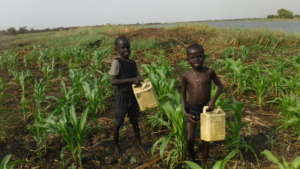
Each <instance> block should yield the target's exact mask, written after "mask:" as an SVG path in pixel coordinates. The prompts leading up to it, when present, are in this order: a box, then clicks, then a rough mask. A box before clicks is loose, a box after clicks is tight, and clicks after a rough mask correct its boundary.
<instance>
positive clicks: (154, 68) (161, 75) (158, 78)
mask: <svg viewBox="0 0 300 169" xmlns="http://www.w3.org/2000/svg"><path fill="white" fill-rule="evenodd" d="M143 68H144V70H145V72H146V76H147V77H148V78H149V79H150V81H151V83H152V85H153V87H154V90H155V92H156V94H157V96H158V100H159V101H163V100H165V98H167V97H168V94H169V93H172V92H173V91H174V88H175V79H172V78H170V77H171V74H172V73H171V72H172V71H173V68H172V67H171V64H170V63H169V62H168V61H167V60H166V59H165V58H164V57H163V56H160V57H159V61H158V62H157V63H151V64H147V65H143Z"/></svg>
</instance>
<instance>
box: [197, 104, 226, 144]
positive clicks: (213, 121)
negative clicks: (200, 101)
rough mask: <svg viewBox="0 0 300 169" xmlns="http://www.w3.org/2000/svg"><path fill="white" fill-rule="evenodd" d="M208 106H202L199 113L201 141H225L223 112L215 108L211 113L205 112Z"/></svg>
mask: <svg viewBox="0 0 300 169" xmlns="http://www.w3.org/2000/svg"><path fill="white" fill-rule="evenodd" d="M207 108H208V106H204V108H203V113H201V120H200V122H201V124H200V125H201V127H200V128H201V129H200V130H201V131H200V132H201V140H204V141H207V142H210V141H221V140H224V139H225V112H224V111H223V110H222V109H221V108H217V109H215V110H213V111H211V112H207V111H206V110H207Z"/></svg>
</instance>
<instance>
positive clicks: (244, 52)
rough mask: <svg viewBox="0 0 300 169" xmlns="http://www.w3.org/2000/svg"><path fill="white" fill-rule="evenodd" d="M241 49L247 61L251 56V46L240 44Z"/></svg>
mask: <svg viewBox="0 0 300 169" xmlns="http://www.w3.org/2000/svg"><path fill="white" fill-rule="evenodd" d="M240 50H241V56H242V59H243V60H244V61H245V60H246V59H247V58H248V56H249V51H250V50H249V48H247V47H246V46H244V45H242V46H240Z"/></svg>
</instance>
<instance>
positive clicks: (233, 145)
mask: <svg viewBox="0 0 300 169" xmlns="http://www.w3.org/2000/svg"><path fill="white" fill-rule="evenodd" d="M230 109H231V111H232V112H233V114H232V118H233V119H230V122H228V126H229V133H230V134H228V137H227V141H228V145H227V146H228V147H229V149H232V150H242V149H245V150H246V151H250V152H252V153H253V154H254V155H255V157H256V153H255V151H254V149H253V148H252V146H251V145H249V144H248V143H247V141H246V140H245V139H244V138H243V137H242V128H243V127H244V126H245V123H243V122H242V115H243V112H244V110H243V109H244V104H243V103H240V102H234V103H232V105H231V106H230Z"/></svg>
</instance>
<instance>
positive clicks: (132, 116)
mask: <svg viewBox="0 0 300 169" xmlns="http://www.w3.org/2000/svg"><path fill="white" fill-rule="evenodd" d="M139 115H140V112H139V107H138V103H137V101H136V100H135V98H134V96H131V105H130V108H129V112H128V117H129V120H130V123H131V125H132V128H133V131H134V134H135V138H136V140H137V142H138V143H139V144H141V135H140V128H139V123H138V118H139Z"/></svg>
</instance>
